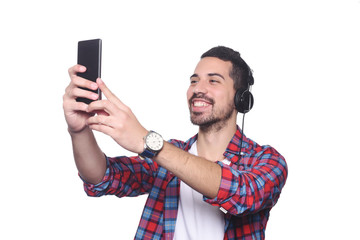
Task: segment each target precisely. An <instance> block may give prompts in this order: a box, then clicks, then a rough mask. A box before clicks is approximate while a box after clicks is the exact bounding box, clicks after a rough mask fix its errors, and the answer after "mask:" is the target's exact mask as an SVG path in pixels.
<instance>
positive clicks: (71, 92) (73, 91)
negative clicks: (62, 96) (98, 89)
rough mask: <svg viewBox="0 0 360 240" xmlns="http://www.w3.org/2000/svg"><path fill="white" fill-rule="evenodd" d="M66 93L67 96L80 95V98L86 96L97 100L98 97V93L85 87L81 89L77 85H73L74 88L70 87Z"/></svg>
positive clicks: (75, 96)
mask: <svg viewBox="0 0 360 240" xmlns="http://www.w3.org/2000/svg"><path fill="white" fill-rule="evenodd" d="M67 95H68V96H69V98H72V99H74V98H78V97H82V98H87V99H91V100H97V99H98V98H99V95H98V94H96V93H94V92H91V91H88V90H86V89H81V88H79V87H75V88H70V89H69V90H68V92H67Z"/></svg>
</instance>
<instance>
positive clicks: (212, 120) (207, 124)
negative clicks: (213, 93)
mask: <svg viewBox="0 0 360 240" xmlns="http://www.w3.org/2000/svg"><path fill="white" fill-rule="evenodd" d="M199 95H200V96H199ZM194 98H203V99H204V100H206V101H208V102H210V103H211V105H212V106H213V107H212V110H211V113H210V114H208V113H204V112H193V111H192V108H191V105H192V104H191V103H192V100H193V99H194ZM189 106H190V107H189V110H190V120H191V123H192V124H194V125H197V126H199V127H200V130H201V131H203V132H210V131H215V132H218V131H220V130H221V129H222V128H223V127H225V126H226V125H227V124H228V120H229V119H230V118H231V116H232V115H233V114H234V109H235V105H234V103H233V102H230V103H229V104H228V105H227V106H226V107H224V108H220V109H217V108H216V104H215V101H214V100H213V99H211V98H208V97H206V96H204V94H194V95H193V96H192V97H191V98H190V100H189Z"/></svg>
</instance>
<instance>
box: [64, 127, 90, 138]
mask: <svg viewBox="0 0 360 240" xmlns="http://www.w3.org/2000/svg"><path fill="white" fill-rule="evenodd" d="M89 131H91V129H90V128H89V127H88V126H85V127H84V128H82V129H79V130H74V129H71V128H69V127H68V132H69V134H70V136H76V135H81V134H84V133H85V132H89Z"/></svg>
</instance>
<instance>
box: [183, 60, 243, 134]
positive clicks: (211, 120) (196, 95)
mask: <svg viewBox="0 0 360 240" xmlns="http://www.w3.org/2000/svg"><path fill="white" fill-rule="evenodd" d="M231 68H232V64H231V62H229V61H226V62H225V61H223V60H220V59H218V58H215V57H205V58H203V59H201V60H200V62H199V63H198V65H197V66H196V68H195V71H194V74H193V75H192V76H191V77H190V86H189V89H188V91H187V99H188V104H189V110H190V118H191V122H192V123H193V124H195V125H199V126H200V128H203V129H207V130H209V129H213V128H214V127H215V129H217V130H220V129H221V128H222V127H223V126H224V124H227V122H228V120H229V119H230V118H232V119H234V120H235V121H236V110H235V107H234V95H235V90H234V81H233V79H232V78H230V75H229V73H230V70H231Z"/></svg>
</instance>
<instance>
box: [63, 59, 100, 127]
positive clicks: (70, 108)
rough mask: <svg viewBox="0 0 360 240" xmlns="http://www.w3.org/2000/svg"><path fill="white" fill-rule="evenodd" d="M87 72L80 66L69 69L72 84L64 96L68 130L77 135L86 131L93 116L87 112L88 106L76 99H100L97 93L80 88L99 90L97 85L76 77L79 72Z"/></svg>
mask: <svg viewBox="0 0 360 240" xmlns="http://www.w3.org/2000/svg"><path fill="white" fill-rule="evenodd" d="M85 71H86V68H85V67H84V66H80V65H75V66H73V67H71V68H69V76H70V79H71V82H70V84H69V85H68V86H67V88H66V90H65V94H64V96H63V108H64V114H65V120H66V122H67V124H68V130H69V132H71V133H77V132H81V131H82V130H84V129H85V128H86V127H87V125H86V120H87V119H88V118H89V117H90V116H92V115H93V114H90V113H89V112H87V108H88V105H87V104H86V103H83V102H76V98H78V97H85V98H89V99H93V100H96V99H98V95H97V94H96V93H93V92H90V91H86V90H83V89H80V88H79V87H83V88H88V89H92V90H96V89H97V88H98V85H97V84H96V83H94V82H92V81H90V80H87V79H84V78H81V77H78V76H77V75H76V73H77V72H85Z"/></svg>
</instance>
